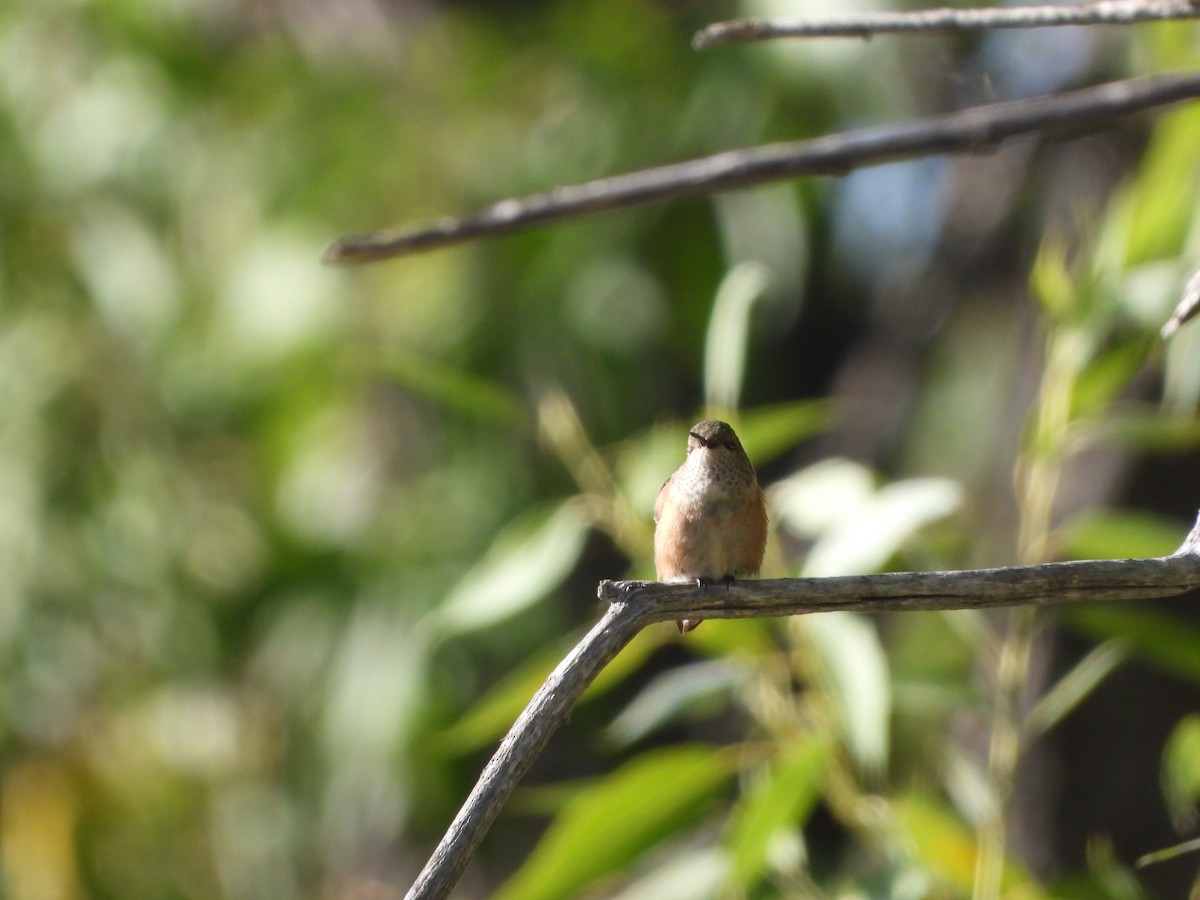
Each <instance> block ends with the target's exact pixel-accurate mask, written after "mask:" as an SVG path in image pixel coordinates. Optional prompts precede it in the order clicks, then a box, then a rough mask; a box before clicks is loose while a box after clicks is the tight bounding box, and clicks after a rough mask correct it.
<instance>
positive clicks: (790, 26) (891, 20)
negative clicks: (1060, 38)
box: [692, 0, 1200, 50]
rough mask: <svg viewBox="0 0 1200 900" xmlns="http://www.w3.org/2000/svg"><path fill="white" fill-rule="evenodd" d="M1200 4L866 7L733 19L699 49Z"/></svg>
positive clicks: (1184, 10) (1138, 15)
mask: <svg viewBox="0 0 1200 900" xmlns="http://www.w3.org/2000/svg"><path fill="white" fill-rule="evenodd" d="M1197 16H1200V5H1196V4H1193V3H1190V2H1188V0H1108V2H1101V3H1085V4H1082V5H1080V6H1066V5H1061V6H1009V7H1002V8H983V9H926V10H915V11H913V12H880V13H864V14H862V15H856V16H842V17H841V18H830V19H812V20H808V21H805V20H803V19H735V20H733V21H730V22H715V23H713V24H712V25H709V26H708V27H707V28H704V29H702V30H700V31H699V32H697V33H696V36H695V37H694V38H692V46H693V47H695V48H696V49H698V50H704V49H707V48H709V47H716V46H718V45H721V44H741V43H748V42H750V41H765V40H771V39H774V38H812V37H861V38H869V37H871V36H872V35H876V34H889V33H890V34H895V33H899V32H914V31H916V32H956V31H972V30H975V29H984V28H1043V27H1046V26H1050V25H1130V24H1133V23H1136V22H1154V21H1165V20H1169V19H1194V18H1196V17H1197Z"/></svg>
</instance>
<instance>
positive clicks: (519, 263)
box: [0, 0, 1200, 898]
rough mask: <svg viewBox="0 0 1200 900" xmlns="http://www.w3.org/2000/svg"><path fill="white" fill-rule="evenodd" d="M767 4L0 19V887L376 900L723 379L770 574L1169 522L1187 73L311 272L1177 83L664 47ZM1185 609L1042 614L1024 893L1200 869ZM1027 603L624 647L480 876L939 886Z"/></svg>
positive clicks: (1184, 497) (798, 887) (1022, 774)
mask: <svg viewBox="0 0 1200 900" xmlns="http://www.w3.org/2000/svg"><path fill="white" fill-rule="evenodd" d="M772 7H773V4H769V3H766V2H757V3H755V2H747V3H745V4H742V5H739V4H735V3H715V2H713V3H703V4H683V3H666V2H658V3H655V2H650V0H574V2H563V0H560V2H552V0H545V2H539V3H532V4H522V5H514V4H486V3H479V2H475V3H467V2H460V3H440V4H439V3H418V2H382V0H337V2H334V0H258V2H253V3H236V2H231V0H169V2H159V3H137V2H130V0H90V2H84V0H8V2H7V3H5V4H4V5H3V6H0V235H2V237H3V239H2V241H0V498H2V499H0V670H2V671H3V676H4V677H3V680H2V681H0V862H2V867H3V887H2V888H0V893H3V895H4V896H6V897H13V898H75V897H83V896H95V897H121V898H163V897H180V898H184V897H187V898H193V897H194V898H208V897H228V898H251V897H264V896H269V897H280V898H286V897H339V898H342V897H348V898H349V897H352V898H360V897H362V898H376V897H394V896H402V895H403V892H404V890H405V888H406V887H407V885H408V884H409V882H410V881H411V879H412V878H413V876H414V875H415V873H416V871H417V870H418V869H419V867H420V865H421V864H422V862H423V861H424V859H425V857H426V856H427V854H428V852H429V850H430V848H431V846H432V844H433V843H434V842H435V841H436V839H437V838H438V836H439V835H440V834H441V831H442V829H443V828H444V826H445V824H446V823H447V822H448V821H449V819H450V818H451V816H452V815H453V812H454V810H455V809H456V808H457V805H458V803H459V802H460V800H461V798H462V797H463V796H464V794H465V792H466V791H467V790H468V789H469V787H470V785H471V784H472V783H473V781H474V778H475V776H476V774H477V773H478V771H479V769H480V768H481V766H482V764H483V762H484V761H485V760H486V758H487V756H488V754H489V752H490V750H491V748H492V747H493V746H494V744H495V742H496V740H497V739H498V737H499V736H500V735H501V734H502V733H503V732H504V730H505V729H506V728H507V726H508V725H509V724H510V723H511V721H512V719H513V717H514V716H515V715H516V713H517V712H518V711H519V710H520V708H521V707H522V706H523V704H524V702H525V701H526V700H527V699H528V697H529V695H530V694H531V693H532V691H533V690H534V688H535V687H536V686H537V684H539V683H540V680H541V678H542V676H543V675H544V674H545V672H547V671H548V670H549V668H550V667H552V666H553V664H554V663H555V662H556V661H557V659H558V658H559V657H560V656H561V655H562V653H563V652H564V651H565V649H566V648H567V647H569V646H570V645H571V643H572V642H573V640H574V639H576V638H577V637H578V635H579V634H580V633H581V631H582V629H584V628H586V627H587V625H588V623H590V622H592V621H593V620H594V619H595V617H596V615H597V612H598V611H597V607H596V603H595V601H594V600H593V597H594V586H595V582H596V581H597V580H598V579H599V578H602V577H622V576H633V577H644V576H648V575H650V574H652V573H651V565H650V560H649V547H650V535H651V523H650V521H649V510H650V508H651V505H652V502H653V497H654V494H655V491H656V490H657V488H658V486H659V484H660V483H661V481H662V479H663V478H664V477H665V476H666V475H667V474H668V473H669V472H670V471H671V470H672V468H673V467H674V466H675V465H677V464H678V461H679V460H680V459H681V458H682V452H683V439H682V438H683V435H684V434H685V430H686V428H687V426H688V425H689V424H691V422H693V421H695V420H696V419H697V418H699V417H700V416H701V414H704V413H717V414H720V415H726V416H729V417H730V418H732V419H734V420H735V421H736V423H737V426H738V428H739V432H740V433H741V434H742V437H743V439H744V441H745V443H746V445H747V446H748V447H749V448H750V451H751V453H752V455H753V457H754V459H755V462H756V463H757V464H758V466H759V471H760V475H761V477H762V480H763V481H764V483H765V484H767V485H768V487H769V494H770V502H771V508H772V516H773V519H774V521H775V523H776V528H775V534H774V537H773V539H772V545H771V548H770V553H769V559H768V564H767V573H768V574H772V575H785V574H811V575H816V574H830V573H848V572H870V571H879V570H883V569H888V568H922V569H925V568H949V567H961V566H976V565H989V564H1008V563H1012V562H1014V561H1017V560H1018V559H1025V560H1032V559H1035V558H1081V557H1089V556H1092V557H1109V556H1138V555H1154V554H1161V553H1166V552H1170V551H1171V550H1172V549H1173V548H1174V547H1175V546H1176V545H1177V544H1178V542H1179V540H1180V539H1181V538H1182V536H1183V534H1184V532H1185V531H1186V529H1187V527H1188V525H1189V522H1190V520H1191V518H1192V516H1193V515H1194V512H1195V509H1196V507H1197V505H1200V503H1198V500H1197V497H1198V494H1197V492H1195V491H1193V490H1192V489H1191V486H1192V485H1193V484H1194V483H1195V479H1194V474H1193V473H1194V471H1195V467H1196V464H1197V454H1196V448H1197V444H1198V442H1200V429H1198V428H1197V426H1196V423H1195V419H1194V418H1193V410H1194V408H1195V405H1196V400H1197V396H1198V395H1200V367H1198V366H1197V362H1196V361H1197V360H1200V352H1198V350H1200V348H1198V347H1197V342H1198V341H1200V329H1194V328H1192V329H1189V328H1185V329H1184V330H1183V331H1182V332H1180V334H1179V335H1178V336H1177V338H1176V339H1174V341H1173V342H1172V344H1171V345H1170V346H1169V347H1166V348H1164V347H1163V346H1162V345H1161V344H1160V343H1159V342H1158V341H1157V339H1156V337H1155V333H1156V331H1157V328H1158V326H1159V324H1160V323H1161V322H1162V321H1163V320H1164V319H1165V317H1166V315H1167V314H1168V312H1169V310H1170V309H1171V307H1172V306H1173V304H1174V302H1175V301H1176V299H1177V298H1178V294H1179V290H1180V286H1181V285H1182V284H1183V282H1184V280H1185V279H1186V277H1187V275H1188V274H1189V273H1190V271H1191V270H1192V268H1194V267H1195V265H1196V264H1197V263H1198V262H1200V231H1198V229H1197V228H1196V227H1194V226H1193V215H1194V210H1195V209H1196V207H1197V200H1198V196H1197V194H1198V184H1197V182H1198V179H1200V168H1197V166H1196V164H1195V160H1196V159H1197V158H1198V155H1200V107H1197V106H1195V105H1191V106H1182V107H1180V108H1178V109H1176V110H1174V111H1171V112H1169V113H1165V114H1163V115H1160V116H1156V117H1143V118H1139V119H1138V120H1136V121H1131V122H1128V123H1124V124H1122V125H1121V126H1120V127H1118V128H1114V129H1111V130H1105V131H1103V132H1101V133H1097V134H1093V135H1088V136H1084V137H1081V138H1079V139H1076V140H1072V141H1069V142H1050V143H1048V142H1042V141H1037V140H1033V139H1028V140H1021V141H1015V142H1013V143H1011V144H1010V145H1008V146H1006V147H1004V148H1002V149H1001V150H999V151H997V152H995V153H992V154H987V155H981V156H976V157H964V158H955V159H949V158H940V157H939V158H932V159H926V160H919V161H913V162H909V163H903V164H897V165H889V166H885V167H878V168H873V169H866V170H863V171H860V172H855V173H853V174H851V175H849V176H847V177H845V178H843V179H840V180H832V179H820V180H811V181H806V182H803V183H796V184H784V185H778V186H772V187H765V188H761V189H757V190H753V191H745V192H737V193H730V194H725V195H722V196H719V197H715V198H712V199H710V200H693V201H687V202H680V203H675V204H671V205H668V206H658V207H654V208H650V209H646V210H641V211H636V212H623V213H619V214H610V215H606V216H602V217H598V218H594V219H591V220H588V221H585V222H580V223H574V224H569V225H563V226H560V227H555V228H548V229H543V230H539V231H536V232H532V233H529V234H526V235H523V236H519V237H512V238H506V239H503V240H498V241H494V242H489V243H484V244H479V245H475V246H469V247H462V248H457V249H451V250H447V251H443V252H438V253H432V254H428V255H423V256H418V257H414V258H411V259H407V260H404V261H401V262H395V263H390V264H384V265H378V266H374V267H369V268H365V269H361V270H330V269H325V268H322V267H321V266H320V265H319V263H318V256H319V253H320V250H321V248H322V246H323V245H324V243H325V242H326V241H327V240H328V239H330V238H331V237H333V236H335V235H337V234H340V233H344V232H350V231H360V230H364V229H367V228H372V227H378V226H385V225H390V224H393V223H396V222H399V221H420V220H425V219H431V218H435V217H437V216H439V215H442V214H445V213H448V212H458V211H469V210H471V209H474V208H476V207H478V206H481V205H483V204H485V203H488V202H490V201H492V200H495V199H498V198H500V197H503V196H508V195H512V194H520V193H523V192H530V191H535V190H541V189H545V188H548V187H551V186H553V185H555V184H560V183H570V182H575V181H581V180H586V179H588V178H591V177H595V176H598V175H602V174H607V173H613V172H619V171H625V170H629V169H632V168H636V167H640V166H646V165H652V164H656V163H659V162H665V161H670V160H675V159H680V158H685V157H689V156H695V155H699V154H704V153H708V152H713V151H716V150H721V149H726V148H728V147H733V146H747V145H750V144H753V143H758V142H762V141H768V140H782V139H794V138H799V137H804V136H808V135H816V134H822V133H826V132H829V131H832V130H837V129H842V128H850V127H856V126H860V125H864V124H872V123H883V122H888V121H896V120H902V119H906V118H909V117H913V116H917V115H921V114H929V113H934V112H937V111H940V110H945V109H952V108H960V107H963V106H965V105H970V104H973V103H978V102H984V101H987V100H990V99H1003V98H1011V97H1020V96H1028V95H1033V94H1040V93H1045V92H1048V91H1052V90H1056V89H1061V88H1068V87H1071V86H1076V85H1082V84H1086V83H1091V82H1094V81H1097V80H1103V79H1108V78H1115V77H1120V76H1124V75H1129V74H1142V73H1148V72H1152V71H1157V70H1163V69H1174V68H1183V67H1187V66H1189V65H1195V63H1196V46H1197V45H1196V30H1195V26H1193V25H1191V24H1188V23H1172V24H1164V25H1161V26H1142V27H1138V28H1136V29H1128V30H1120V29H1104V30H1082V29H1058V30H1045V31H1034V32H1009V33H997V34H992V35H982V36H973V37H968V38H945V37H916V38H907V39H895V38H881V39H876V40H874V41H871V42H869V43H863V42H853V41H830V42H825V43H813V44H804V45H796V44H787V45H783V44H780V45H777V46H760V47H749V48H737V49H730V48H727V49H722V50H716V51H711V52H707V53H703V54H701V53H696V52H694V51H692V50H691V49H690V47H689V40H690V36H691V34H692V32H693V31H694V30H695V29H696V28H698V27H700V26H702V25H703V24H706V23H707V22H709V21H712V20H715V19H718V18H723V17H728V16H734V15H739V14H747V13H756V12H762V11H767V10H769V9H771V8H772ZM845 9H846V7H845V5H839V6H838V7H837V9H836V10H834V9H832V8H823V7H821V6H820V5H819V4H816V3H807V4H800V3H797V4H795V5H792V6H789V7H788V8H787V9H786V10H785V11H787V12H792V13H797V12H798V13H807V14H814V15H818V14H821V13H826V14H828V13H830V12H833V11H845ZM1014 473H1015V474H1014ZM1014 479H1015V480H1014ZM1014 486H1015V489H1014ZM1195 618H1196V617H1195V615H1194V614H1193V613H1192V612H1191V611H1190V607H1189V604H1188V603H1187V602H1186V600H1185V601H1182V602H1175V603H1162V604H1148V603H1140V604H1128V605H1124V604H1113V605H1107V606H1097V607H1086V606H1085V607H1081V608H1078V609H1072V610H1068V611H1063V612H1061V613H1054V614H1050V615H1045V616H1043V617H1042V618H1041V619H1040V620H1039V626H1038V627H1037V628H1036V629H1035V633H1034V636H1033V637H1032V639H1031V643H1030V646H1029V648H1028V649H1029V651H1030V652H1029V653H1028V660H1027V663H1026V665H1024V666H1023V667H1021V671H1020V674H1021V675H1023V676H1026V677H1027V678H1028V682H1029V684H1030V685H1031V688H1030V689H1029V690H1028V691H1027V692H1026V694H1025V696H1024V698H1023V700H1022V701H1021V704H1020V713H1019V720H1018V721H1017V722H1016V723H1015V724H1016V726H1017V727H1018V729H1019V730H1020V731H1021V733H1022V734H1023V735H1024V736H1025V744H1026V749H1025V754H1024V756H1023V762H1022V765H1021V768H1020V770H1019V777H1018V779H1017V784H1016V788H1015V799H1014V806H1013V817H1012V826H1011V830H1010V847H1011V850H1012V852H1011V854H1010V855H1009V857H1008V859H1007V861H1006V862H1005V864H1004V867H1003V872H1002V878H1003V883H1004V886H1005V890H1006V895H1007V896H1013V897H1017V896H1019V897H1037V896H1055V897H1072V896H1077V897H1141V896H1171V897H1174V896H1181V895H1183V893H1185V892H1186V891H1187V890H1188V885H1190V884H1191V883H1192V881H1193V879H1194V877H1195V873H1196V862H1195V857H1188V856H1186V855H1185V856H1179V857H1175V858H1171V859H1169V860H1167V861H1165V862H1161V863H1158V864H1156V865H1155V866H1152V867H1149V868H1146V869H1144V870H1136V871H1135V870H1134V869H1133V862H1134V861H1135V860H1136V859H1137V858H1138V857H1139V856H1140V855H1141V854H1144V853H1147V852H1151V851H1155V850H1159V849H1162V848H1165V847H1169V846H1171V845H1173V844H1176V843H1177V842H1179V841H1181V840H1184V839H1186V838H1188V837H1190V836H1193V835H1194V834H1195V827H1196V815H1195V810H1196V806H1195V803H1196V799H1197V796H1198V795H1200V753H1198V752H1197V746H1198V745H1200V737H1198V735H1200V724H1198V723H1200V719H1198V718H1197V714H1196V713H1195V712H1194V710H1195V708H1196V704H1197V698H1198V691H1197V685H1198V683H1200V640H1198V639H1197V637H1198V633H1197V632H1198V626H1197V623H1196V621H1195ZM1001 632H1002V625H1001V622H1000V620H999V619H992V618H989V617H984V616H977V615H970V614H957V613H956V614H952V615H927V614H913V615H905V616H893V617H887V618H877V619H865V618H861V617H857V616H852V615H849V614H837V615H827V616H822V617H813V618H811V619H810V620H808V621H800V620H793V621H753V622H713V623H709V624H706V625H705V626H704V627H703V628H701V629H699V630H698V631H697V632H695V634H693V635H690V636H689V637H688V638H687V639H686V640H680V639H679V638H678V637H677V636H676V635H675V634H674V633H673V631H672V629H671V628H670V627H669V626H665V625H664V626H661V627H655V628H653V629H650V630H649V631H648V632H647V633H645V634H643V635H642V636H640V637H639V638H638V639H637V641H635V643H634V644H633V645H631V646H630V647H629V648H628V649H627V650H626V651H624V652H623V653H622V655H621V656H620V657H619V658H618V659H617V660H616V662H615V663H614V664H613V666H612V667H610V669H609V670H608V671H607V672H606V673H605V674H604V676H602V678H601V680H600V681H599V682H598V683H597V685H596V686H595V687H594V688H593V689H592V691H591V692H590V693H589V695H588V697H587V698H586V699H585V701H584V703H583V704H582V705H581V707H580V708H579V709H578V711H577V713H576V714H575V716H574V717H573V720H572V721H571V723H570V725H569V726H568V727H567V728H565V729H564V730H563V731H562V732H560V733H559V735H558V736H557V737H556V738H555V739H554V741H553V742H552V743H551V745H550V747H549V748H548V750H547V752H546V754H545V755H544V757H543V758H542V759H540V760H539V761H538V763H537V764H536V766H535V768H534V770H533V772H532V773H531V774H530V776H529V778H528V779H527V781H526V786H525V787H524V788H523V789H522V790H521V791H520V792H519V794H518V795H517V797H516V799H515V800H514V802H513V803H512V804H511V806H510V808H509V809H508V810H506V811H505V813H504V814H503V815H502V817H501V819H500V821H499V822H498V824H497V826H496V827H495V829H494V830H493V832H492V833H491V834H490V835H489V837H488V839H487V841H486V843H485V845H484V847H483V849H482V852H481V855H480V857H479V858H478V860H477V861H476V863H475V864H473V866H472V868H471V869H470V870H469V871H468V873H467V876H466V878H465V880H464V882H463V884H462V887H461V895H462V896H464V897H468V896H491V895H493V894H494V895H496V896H501V897H513V898H536V897H563V896H581V895H582V896H592V897H601V896H603V897H613V896H619V897H624V898H651V897H672V898H686V897H704V896H712V895H714V894H718V893H723V894H724V895H727V896H749V897H766V896H780V895H783V896H805V897H809V896H829V897H835V896H836V897H894V898H905V897H958V896H966V895H968V894H969V893H970V891H971V887H972V884H973V882H974V880H975V874H974V872H975V865H976V854H977V847H978V846H979V845H980V844H979V840H978V839H979V835H980V834H981V833H982V832H983V830H984V824H983V823H985V822H986V821H987V817H988V809H989V808H991V807H992V805H993V804H994V801H995V797H996V791H995V787H996V786H995V784H994V783H993V782H991V781H989V778H988V776H987V774H986V764H985V762H984V760H985V758H986V753H987V735H988V731H989V727H990V724H991V723H992V722H993V721H994V712H993V710H994V708H995V707H996V700H995V698H996V697H997V696H1000V695H997V694H996V693H995V684H994V679H993V675H992V673H993V672H994V670H995V662H996V656H997V648H998V646H999V642H1000V641H1001V637H1000V634H1001ZM1039 698H1040V699H1039Z"/></svg>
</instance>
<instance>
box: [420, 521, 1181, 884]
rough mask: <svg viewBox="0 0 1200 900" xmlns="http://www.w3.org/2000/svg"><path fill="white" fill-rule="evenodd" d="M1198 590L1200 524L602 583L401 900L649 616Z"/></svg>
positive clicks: (448, 854) (494, 811)
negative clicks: (964, 563) (687, 580)
mask: <svg viewBox="0 0 1200 900" xmlns="http://www.w3.org/2000/svg"><path fill="white" fill-rule="evenodd" d="M1196 587H1200V519H1198V520H1197V525H1196V527H1194V528H1193V529H1192V531H1191V532H1190V533H1189V535H1188V537H1187V539H1186V540H1185V541H1184V543H1183V546H1181V547H1180V548H1179V550H1178V551H1176V553H1175V554H1174V555H1173V556H1167V557H1162V558H1158V559H1105V560H1096V561H1086V562H1068V563H1051V564H1048V565H1039V566H1015V567H1012V568H1004V569H979V570H974V571H966V572H900V573H891V574H886V575H862V576H850V577H844V578H787V579H778V580H773V581H737V582H733V583H731V584H729V585H724V584H718V585H712V586H707V587H697V586H695V585H691V584H660V583H657V582H650V581H603V582H601V583H600V589H599V594H600V597H601V598H602V599H605V600H608V601H609V602H610V603H611V605H610V607H609V608H608V611H607V612H606V613H605V615H604V616H603V618H601V620H600V622H599V623H598V624H597V625H596V626H595V627H594V628H593V629H592V630H591V631H590V632H588V634H587V636H586V637H585V638H584V639H583V640H582V641H581V642H580V643H579V644H578V645H577V646H576V647H575V649H574V650H572V651H571V653H570V655H568V656H567V657H566V659H564V660H563V661H562V662H561V663H560V664H559V666H558V668H557V669H555V670H554V672H553V673H552V674H551V675H550V677H549V678H547V679H546V683H545V684H544V685H542V687H541V689H540V690H539V691H538V692H537V694H535V695H534V698H533V700H531V701H530V703H529V706H527V707H526V708H525V711H524V712H522V713H521V715H520V717H519V718H518V719H517V721H516V722H515V723H514V724H513V727H512V729H511V730H510V731H509V732H508V734H507V735H506V736H505V738H504V740H503V741H502V742H501V743H500V747H499V749H498V750H497V751H496V754H495V755H494V756H493V757H492V759H491V761H490V762H489V763H488V764H487V767H486V768H485V769H484V770H483V774H482V775H480V776H479V781H478V782H477V783H476V785H475V789H474V790H473V791H471V794H470V796H469V797H468V798H467V800H466V802H464V804H463V806H462V808H461V809H460V810H459V812H458V815H457V816H456V817H455V818H454V822H453V823H452V824H451V825H450V828H449V829H448V830H447V831H446V834H445V836H444V837H443V838H442V841H441V843H440V844H438V847H437V849H436V850H435V851H434V854H433V856H431V857H430V859H429V862H427V863H426V864H425V868H424V869H423V870H422V871H421V874H420V876H419V877H418V879H417V881H416V882H415V883H414V884H413V886H412V888H411V890H409V892H408V895H407V900H432V898H442V897H446V896H447V895H448V894H449V893H450V891H451V890H453V888H454V885H455V883H456V882H457V881H458V878H459V876H460V875H461V874H462V870H463V869H464V868H465V867H466V865H467V862H468V861H469V860H470V858H471V857H472V856H473V855H474V853H475V850H476V848H477V847H478V846H479V842H480V841H481V840H482V839H483V836H484V834H485V833H486V832H487V830H488V828H489V827H490V826H491V824H492V822H493V821H494V820H495V818H496V816H497V815H498V814H499V812H500V808H501V807H502V806H503V805H504V802H505V801H506V800H507V799H508V797H509V795H510V794H511V793H512V791H513V789H514V788H515V787H516V784H517V782H518V781H519V780H520V778H521V776H522V775H523V774H524V773H525V772H526V771H527V770H528V769H529V766H530V765H531V764H532V762H533V760H534V758H535V757H536V756H537V754H538V753H539V752H540V751H541V749H542V748H543V747H544V746H545V745H546V742H547V741H548V740H549V739H550V735H551V734H553V733H554V732H555V731H556V730H557V729H558V727H559V725H561V724H562V723H563V722H564V721H565V720H566V718H567V716H568V715H569V713H570V711H571V707H572V706H573V705H574V703H575V701H576V700H577V699H578V698H579V696H580V695H581V694H582V693H583V692H584V690H586V689H587V686H588V685H589V684H591V683H592V680H593V679H595V677H596V676H597V675H598V674H599V673H600V670H601V669H603V668H604V666H605V664H607V663H608V661H609V660H611V659H612V658H613V657H614V656H616V655H617V653H618V652H619V651H620V649H621V648H622V647H624V646H625V645H626V644H627V643H628V642H629V641H630V640H631V639H632V638H633V636H634V635H635V634H637V632H638V631H639V630H640V629H642V628H643V627H645V626H646V625H647V624H649V623H650V622H659V621H672V620H676V619H681V618H704V619H722V618H746V617H766V616H783V615H798V614H801V613H811V612H823V611H827V610H834V609H849V610H855V611H856V612H872V613H875V612H902V611H907V610H952V609H982V608H987V607H993V606H1019V605H1024V604H1052V603H1078V602H1083V601H1097V600H1145V599H1150V598H1153V597H1171V596H1175V595H1176V594H1181V593H1183V592H1184V591H1187V590H1191V589H1192V588H1196Z"/></svg>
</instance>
